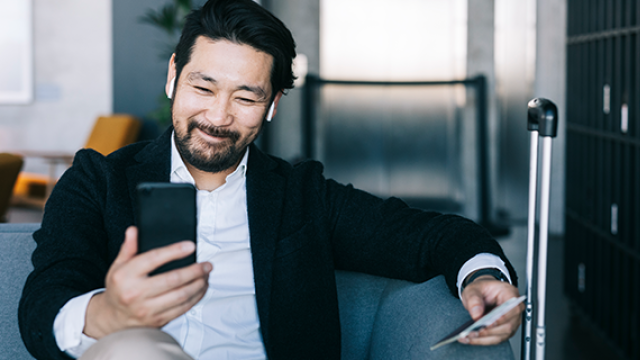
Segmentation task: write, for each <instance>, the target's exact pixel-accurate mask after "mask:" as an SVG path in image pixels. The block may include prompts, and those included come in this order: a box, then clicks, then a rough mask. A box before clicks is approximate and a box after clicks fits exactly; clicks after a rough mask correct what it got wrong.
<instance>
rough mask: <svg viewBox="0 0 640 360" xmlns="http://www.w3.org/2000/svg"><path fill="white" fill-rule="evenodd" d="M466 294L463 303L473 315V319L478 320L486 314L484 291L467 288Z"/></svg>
mask: <svg viewBox="0 0 640 360" xmlns="http://www.w3.org/2000/svg"><path fill="white" fill-rule="evenodd" d="M465 295H466V296H463V298H462V305H464V307H465V309H467V311H468V312H469V315H471V318H472V319H473V320H478V319H480V318H481V317H482V315H484V298H483V296H482V293H481V292H480V291H478V290H477V289H474V288H472V289H465Z"/></svg>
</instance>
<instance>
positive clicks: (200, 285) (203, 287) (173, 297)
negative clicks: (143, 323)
mask: <svg viewBox="0 0 640 360" xmlns="http://www.w3.org/2000/svg"><path fill="white" fill-rule="evenodd" d="M207 288H208V283H207V281H206V280H205V279H202V278H200V279H197V280H195V281H193V282H191V283H189V284H187V285H185V286H184V287H182V288H180V289H176V290H174V291H172V292H170V293H166V294H164V295H162V296H160V297H157V298H155V299H154V301H153V302H150V303H149V304H150V306H152V307H153V306H157V308H162V309H164V310H163V311H162V312H159V313H158V314H157V316H156V319H155V321H156V323H155V324H154V325H155V326H157V327H161V326H164V325H165V324H167V323H168V322H169V321H171V320H173V319H175V318H177V317H178V316H180V315H182V314H184V313H185V312H187V311H189V309H191V308H192V307H193V306H194V305H195V304H197V303H198V302H199V301H200V300H201V299H202V298H203V297H204V295H205V294H206V292H207ZM163 304H172V306H171V307H166V306H165V305H163Z"/></svg>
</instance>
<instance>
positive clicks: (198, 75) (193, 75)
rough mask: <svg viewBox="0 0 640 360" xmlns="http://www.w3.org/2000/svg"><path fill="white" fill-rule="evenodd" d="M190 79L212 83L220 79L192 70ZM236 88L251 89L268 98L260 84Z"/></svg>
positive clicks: (250, 90)
mask: <svg viewBox="0 0 640 360" xmlns="http://www.w3.org/2000/svg"><path fill="white" fill-rule="evenodd" d="M187 78H188V79H189V80H203V81H206V82H209V83H212V84H217V83H218V81H217V80H216V79H214V78H212V77H211V76H209V75H205V74H203V73H201V72H197V71H196V72H192V73H189V76H188V77H187ZM236 90H244V91H249V92H252V93H254V94H256V95H258V96H260V97H261V98H264V99H266V98H267V92H266V91H264V89H263V88H261V87H260V86H250V85H240V86H239V87H238V88H237V89H236Z"/></svg>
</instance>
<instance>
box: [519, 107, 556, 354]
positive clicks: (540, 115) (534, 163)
mask: <svg viewBox="0 0 640 360" xmlns="http://www.w3.org/2000/svg"><path fill="white" fill-rule="evenodd" d="M527 128H528V130H529V132H530V133H531V156H530V163H529V210H528V211H529V213H528V223H527V265H526V266H527V267H526V273H527V274H526V276H527V279H526V281H527V283H526V295H527V299H526V300H525V311H524V313H523V321H522V327H523V328H522V345H521V350H522V352H521V359H522V360H530V359H531V353H532V351H533V349H534V348H535V357H536V360H542V359H544V348H545V319H544V316H545V297H546V286H547V284H546V282H547V243H548V237H549V190H550V183H551V140H552V138H554V137H555V136H556V134H557V129H558V108H557V107H556V105H555V104H554V103H553V102H551V101H549V100H547V99H543V98H536V99H533V100H531V101H530V102H529V105H528V111H527ZM540 142H541V143H542V146H541V148H540V152H541V155H542V164H540V165H541V176H540V199H539V200H540V201H539V212H540V216H539V229H538V231H537V235H538V238H537V239H536V203H537V200H538V197H537V189H538V167H539V164H538V147H539V146H538V145H539V143H540ZM536 240H537V241H536ZM536 244H537V246H538V249H537V259H535V260H534V257H535V256H534V255H535V254H536V253H535V247H536ZM534 261H535V263H534ZM534 266H535V267H536V269H534ZM534 270H537V273H536V274H534ZM534 284H537V287H536V292H535V296H536V298H537V301H536V308H535V316H536V319H537V322H536V335H535V347H534V345H533V337H532V326H533V317H534V306H533V299H534V293H533V285H534Z"/></svg>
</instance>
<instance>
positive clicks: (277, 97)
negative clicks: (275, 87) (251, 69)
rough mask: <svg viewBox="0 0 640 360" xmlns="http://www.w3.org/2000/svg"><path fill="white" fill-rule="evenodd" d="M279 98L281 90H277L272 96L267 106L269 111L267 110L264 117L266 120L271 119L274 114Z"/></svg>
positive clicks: (276, 110)
mask: <svg viewBox="0 0 640 360" xmlns="http://www.w3.org/2000/svg"><path fill="white" fill-rule="evenodd" d="M280 98H282V90H280V91H278V93H277V94H276V97H275V98H273V102H272V103H271V106H270V107H269V111H268V112H267V117H266V118H265V119H266V120H267V121H271V119H273V117H274V116H276V112H278V104H279V103H280Z"/></svg>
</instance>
